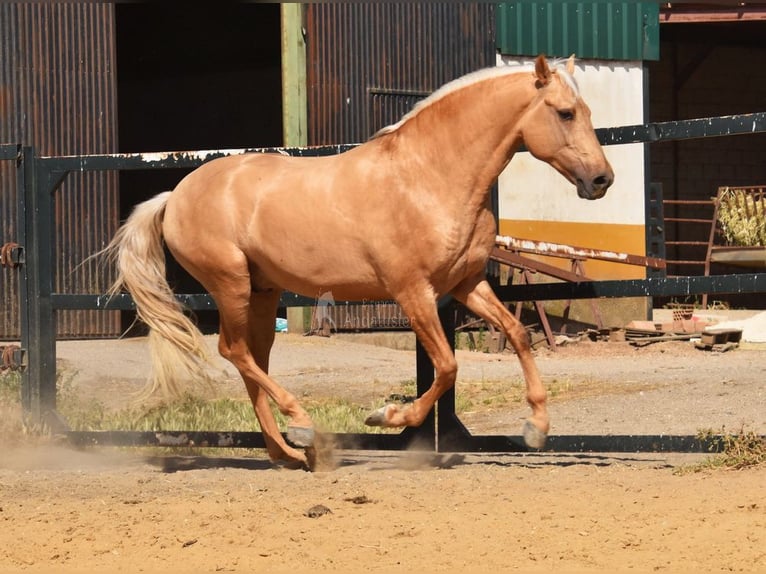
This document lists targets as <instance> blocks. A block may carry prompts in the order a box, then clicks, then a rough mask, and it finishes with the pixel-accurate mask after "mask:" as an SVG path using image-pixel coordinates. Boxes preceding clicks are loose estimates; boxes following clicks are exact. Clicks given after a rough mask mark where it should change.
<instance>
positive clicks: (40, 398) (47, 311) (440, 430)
mask: <svg viewBox="0 0 766 574" xmlns="http://www.w3.org/2000/svg"><path fill="white" fill-rule="evenodd" d="M764 131H766V112H760V113H754V114H742V115H736V116H726V117H717V118H702V119H697V120H687V121H679V122H663V123H654V124H647V125H636V126H626V127H618V128H605V129H600V130H596V132H597V136H598V138H599V140H600V141H601V143H602V144H604V145H616V144H627V143H641V142H643V143H651V142H658V141H668V140H680V139H692V138H702V137H721V136H732V135H737V134H749V133H756V132H764ZM352 147H354V144H348V145H338V146H321V147H313V148H257V149H236V150H208V151H192V152H167V153H138V154H105V155H83V156H63V157H39V156H36V155H35V153H34V149H33V148H31V147H23V148H22V147H21V146H18V145H16V144H2V145H0V159H3V160H16V161H17V163H18V185H19V218H20V221H19V226H18V227H19V234H20V236H19V237H18V238H17V241H18V243H19V244H20V245H21V246H23V254H22V256H21V259H22V261H23V265H21V266H19V268H18V269H19V281H20V293H21V298H22V302H21V321H22V325H21V333H22V341H21V346H22V350H23V351H22V356H23V357H24V358H23V363H24V365H23V367H24V368H23V375H22V404H23V407H24V410H25V412H26V413H27V415H28V416H29V417H30V418H31V419H32V420H34V421H36V422H42V423H47V424H49V425H51V426H52V427H54V428H55V427H56V426H57V425H58V424H59V423H58V421H59V419H58V417H57V415H56V360H55V359H56V345H55V343H56V341H55V316H56V311H58V310H63V309H131V308H133V302H132V299H131V297H130V296H129V295H117V296H114V297H112V298H111V299H109V298H107V297H105V296H104V295H99V294H95V295H94V294H69V293H55V292H54V289H53V276H52V274H53V272H52V269H53V266H52V254H53V252H54V233H53V214H52V209H53V207H52V206H53V198H54V194H55V192H56V189H57V188H58V186H59V185H60V184H61V182H62V181H63V179H64V178H65V177H66V176H67V174H69V173H71V172H74V171H100V170H132V169H168V168H179V167H183V168H193V167H197V166H199V165H201V164H202V163H204V162H205V161H209V160H211V159H214V158H217V157H223V156H226V155H234V154H241V153H246V152H260V153H283V154H287V155H294V156H312V155H331V154H336V153H341V152H343V151H346V150H348V149H351V148H352ZM496 289H497V292H498V295H499V296H500V298H501V299H503V300H507V301H524V300H546V299H548V300H550V299H582V298H599V297H653V296H680V295H693V294H702V293H763V292H766V274H764V273H756V274H742V275H722V276H707V277H650V278H648V279H639V280H627V281H622V280H621V281H593V282H580V283H551V284H535V285H512V286H504V287H497V288H496ZM177 297H178V299H179V300H181V301H182V302H183V303H184V304H185V305H187V306H188V307H189V308H191V309H193V310H205V309H215V303H214V302H213V300H212V299H211V298H210V297H209V296H208V295H207V294H185V295H178V296H177ZM313 303H314V301H313V300H309V299H307V298H305V297H300V296H298V295H295V294H291V293H285V294H284V295H283V297H282V301H281V304H282V305H283V306H306V305H313ZM451 310H452V307H451V305H447V304H445V305H442V306H441V316H442V322H443V324H444V325H445V329H446V330H447V332H448V333H449V334H450V335H451V336H452V337H453V341H454V313H452V312H451ZM416 371H417V389H418V394H421V393H422V392H424V391H425V390H426V389H427V388H428V386H429V385H430V384H431V382H432V380H433V368H432V366H431V364H430V361H429V359H428V357H427V355H426V354H425V352H424V351H423V349H422V347H420V346H418V352H417V364H416ZM454 406H455V396H454V390H451V391H450V392H448V393H447V394H446V395H445V396H444V397H443V398H442V399H441V400H440V401H439V404H438V412H439V424H438V426H437V424H436V420H435V416H434V415H433V413H432V414H431V415H430V416H429V418H428V419H427V421H426V423H424V425H423V426H422V427H420V428H418V429H406V430H405V431H403V432H402V433H401V434H399V435H374V434H369V435H336V439H337V441H339V442H338V444H340V445H341V446H348V447H357V448H382V449H388V448H403V447H404V446H405V445H407V444H410V443H411V442H412V440H413V438H417V439H418V444H421V445H422V444H425V445H426V446H430V447H433V448H435V449H438V450H440V451H445V452H446V451H454V450H462V451H518V450H525V449H526V447H524V445H523V441H522V440H521V438H520V437H508V436H484V437H482V436H471V435H470V433H468V431H467V430H466V429H465V428H464V427H463V425H462V423H460V421H459V419H458V418H457V416H456V415H455V411H454ZM68 435H69V437H70V439H71V440H72V441H73V442H76V443H79V444H92V443H98V444H139V443H140V444H159V443H161V438H158V436H159V437H165V438H166V439H168V440H169V437H175V438H176V440H178V441H181V438H179V437H180V436H181V435H184V436H185V437H186V440H187V441H192V442H194V444H203V443H205V444H208V445H211V446H212V445H219V446H257V447H261V446H263V442H262V439H261V438H260V434H258V433H230V432H229V433H227V432H208V433H199V432H191V431H173V432H172V433H171V432H165V431H163V432H161V433H128V432H125V431H114V432H102V433H86V432H69V433H68ZM221 436H224V437H228V438H226V439H225V440H223V439H220V438H219V437H221ZM224 443H225V444H224ZM178 444H181V442H179V443H178ZM710 447H711V444H708V443H705V442H704V441H702V442H701V441H699V440H698V439H697V438H696V437H689V436H662V435H658V436H598V437H593V436H589V437H585V436H582V437H555V436H554V437H550V440H549V443H548V446H547V447H546V450H556V451H560V452H585V451H590V452H610V451H611V452H618V451H622V452H635V451H653V452H656V451H668V450H673V451H679V450H680V451H694V452H699V451H701V450H706V449H708V448H710Z"/></svg>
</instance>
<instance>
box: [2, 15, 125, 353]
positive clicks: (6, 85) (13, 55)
mask: <svg viewBox="0 0 766 574" xmlns="http://www.w3.org/2000/svg"><path fill="white" fill-rule="evenodd" d="M115 83H116V78H115V69H114V5H113V4H108V3H53V2H51V3H47V2H33V3H2V4H0V141H3V142H10V143H22V144H26V145H32V146H34V147H35V149H36V151H37V153H38V154H39V155H71V154H84V153H111V152H115V151H117V114H116V86H115ZM8 163H10V162H0V197H1V198H2V200H1V201H0V205H1V206H2V207H0V209H2V211H1V212H0V218H1V219H0V241H2V242H5V241H11V240H13V239H15V232H16V231H15V230H16V217H17V209H16V202H17V195H16V186H15V177H16V176H15V166H13V165H8ZM3 164H5V165H3ZM55 213H56V221H57V230H56V241H57V250H56V255H55V262H56V263H55V264H56V280H55V290H56V291H58V292H69V293H101V292H103V291H104V289H105V287H106V283H107V282H108V277H105V273H104V272H103V271H101V270H99V269H98V268H97V267H96V265H95V264H94V263H89V264H87V265H84V266H80V267H78V265H79V264H80V263H81V262H82V261H83V260H84V259H85V258H86V257H87V256H88V255H90V254H92V253H94V252H96V251H98V250H99V249H101V248H102V247H103V246H104V245H105V244H106V242H107V241H108V240H109V238H110V237H111V236H112V234H113V233H114V231H115V230H116V228H117V223H118V221H117V219H118V213H119V201H118V189H117V174H116V173H114V172H106V173H77V174H71V175H70V176H68V177H67V179H66V180H65V181H64V183H63V185H62V186H61V188H60V189H59V191H58V193H57V195H56V207H55ZM2 273H3V277H2V282H1V283H0V293H1V296H2V301H3V305H2V311H1V312H0V338H2V339H6V340H8V339H16V338H18V336H19V324H18V322H19V313H18V312H19V308H18V290H17V283H16V279H15V276H14V274H13V272H12V271H10V270H4V271H2ZM118 332H119V314H118V313H116V312H102V311H67V312H60V313H58V335H59V336H60V337H95V336H105V335H106V336H110V335H115V334H118Z"/></svg>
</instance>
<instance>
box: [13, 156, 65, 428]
mask: <svg viewBox="0 0 766 574" xmlns="http://www.w3.org/2000/svg"><path fill="white" fill-rule="evenodd" d="M19 168H20V170H22V172H23V173H22V174H21V175H20V179H22V181H21V183H22V184H23V187H22V188H21V189H20V190H19V191H20V197H21V198H22V202H23V204H22V205H20V215H19V218H20V220H23V225H20V229H22V230H23V235H24V244H23V246H24V258H25V263H24V266H23V272H22V273H21V275H20V278H21V279H20V280H21V285H20V286H19V290H20V293H21V299H22V325H21V331H22V333H21V345H22V348H23V349H25V350H26V357H27V365H26V368H25V369H24V370H23V371H22V404H23V407H24V411H25V414H26V416H27V417H28V419H29V420H30V421H31V422H33V423H35V424H45V425H48V426H51V427H53V426H56V422H57V417H56V415H55V411H56V321H55V314H54V310H53V304H52V300H51V294H52V293H53V250H54V245H53V244H54V237H55V236H54V233H53V229H54V214H53V196H52V189H54V188H55V187H56V185H58V183H60V181H61V178H63V176H64V174H60V175H59V176H57V177H56V176H54V175H53V174H52V173H51V172H50V171H48V169H47V166H45V164H44V163H42V162H40V161H39V160H38V159H37V157H36V156H35V153H34V149H33V148H31V147H24V149H23V150H22V160H21V164H20V166H19Z"/></svg>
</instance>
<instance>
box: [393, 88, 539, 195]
mask: <svg viewBox="0 0 766 574" xmlns="http://www.w3.org/2000/svg"><path fill="white" fill-rule="evenodd" d="M486 82H500V83H499V84H497V85H496V86H491V87H490V86H489V85H488V84H487V85H481V84H475V85H470V86H467V87H464V88H462V89H460V90H458V91H456V92H453V93H452V94H449V95H447V96H445V97H444V98H443V99H442V100H440V101H438V102H436V103H435V104H432V106H430V107H429V108H426V109H424V110H423V111H421V112H420V114H419V115H418V116H417V117H416V118H414V120H415V121H414V122H412V125H410V126H405V129H404V130H403V133H402V137H403V138H409V139H411V140H412V141H413V142H415V143H414V144H413V145H412V146H411V148H412V149H414V150H416V153H420V154H424V156H425V157H426V161H428V162H430V163H431V165H432V167H433V168H434V170H435V171H436V172H438V173H440V174H441V175H442V176H443V177H444V179H445V180H447V181H451V182H463V183H466V184H468V185H467V188H466V192H467V193H475V192H476V191H477V190H479V191H488V189H489V187H491V185H492V184H493V182H494V180H495V179H497V176H498V175H500V172H501V171H502V170H503V168H505V166H506V165H507V163H508V161H509V160H510V158H511V157H512V156H513V153H514V152H515V150H516V148H517V147H518V145H519V143H520V139H519V128H518V124H519V122H520V120H521V118H522V117H523V115H524V112H525V110H526V109H527V107H528V106H529V104H530V103H531V101H532V97H533V96H534V90H532V89H530V88H529V86H528V84H529V79H528V78H527V77H524V75H523V74H514V75H511V76H507V77H501V78H496V79H490V80H486ZM469 188H473V189H469ZM453 193H454V191H453ZM469 199H471V200H474V201H478V202H479V203H482V202H484V201H485V199H486V198H483V197H471V198H468V197H466V198H461V201H468V200H469Z"/></svg>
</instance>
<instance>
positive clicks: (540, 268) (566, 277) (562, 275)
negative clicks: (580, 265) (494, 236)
mask: <svg viewBox="0 0 766 574" xmlns="http://www.w3.org/2000/svg"><path fill="white" fill-rule="evenodd" d="M489 258H490V259H492V260H493V261H497V262H498V263H504V264H506V265H510V266H512V267H516V268H518V269H527V270H529V271H534V272H538V273H543V274H545V275H550V276H551V277H555V278H556V279H561V280H562V281H574V282H575V283H577V282H579V281H592V280H593V279H590V278H588V277H585V276H583V275H578V274H577V273H572V272H571V271H567V270H565V269H560V268H558V267H555V266H553V265H549V264H547V263H543V262H542V261H535V260H534V259H530V258H529V257H524V256H523V255H519V254H518V253H514V252H512V251H504V250H502V249H498V248H497V247H495V248H494V249H493V250H492V253H491V254H490V256H489Z"/></svg>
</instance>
